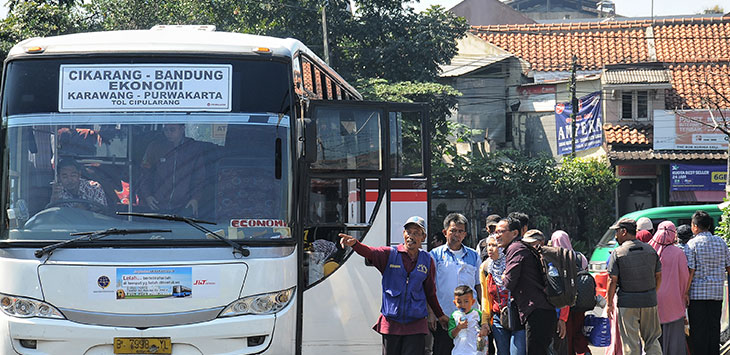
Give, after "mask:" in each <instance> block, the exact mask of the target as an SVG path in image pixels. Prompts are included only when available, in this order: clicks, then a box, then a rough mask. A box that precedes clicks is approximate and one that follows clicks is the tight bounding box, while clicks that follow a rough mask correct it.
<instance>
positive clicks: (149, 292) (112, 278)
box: [88, 266, 220, 300]
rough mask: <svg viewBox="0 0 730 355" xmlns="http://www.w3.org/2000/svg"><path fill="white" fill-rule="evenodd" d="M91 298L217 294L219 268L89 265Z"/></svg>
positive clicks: (121, 298) (146, 297)
mask: <svg viewBox="0 0 730 355" xmlns="http://www.w3.org/2000/svg"><path fill="white" fill-rule="evenodd" d="M88 277H89V278H88V280H89V289H90V294H89V296H90V297H91V298H94V299H107V300H112V299H116V300H130V299H181V298H211V297H218V287H219V281H220V270H217V269H216V268H214V267H210V266H206V267H203V266H201V267H131V268H126V267H121V268H90V269H89V271H88Z"/></svg>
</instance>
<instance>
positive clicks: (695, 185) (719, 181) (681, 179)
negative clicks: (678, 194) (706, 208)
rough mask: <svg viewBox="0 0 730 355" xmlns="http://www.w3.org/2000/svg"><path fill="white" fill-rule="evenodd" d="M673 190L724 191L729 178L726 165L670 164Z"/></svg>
mask: <svg viewBox="0 0 730 355" xmlns="http://www.w3.org/2000/svg"><path fill="white" fill-rule="evenodd" d="M669 169H670V177H669V179H670V186H671V190H672V191H722V190H725V180H726V178H727V166H726V165H721V164H718V165H690V164H670V165H669Z"/></svg>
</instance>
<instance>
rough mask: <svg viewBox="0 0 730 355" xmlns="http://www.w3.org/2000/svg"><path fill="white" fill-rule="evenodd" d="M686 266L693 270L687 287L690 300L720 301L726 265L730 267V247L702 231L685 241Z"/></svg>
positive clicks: (720, 239) (716, 237)
mask: <svg viewBox="0 0 730 355" xmlns="http://www.w3.org/2000/svg"><path fill="white" fill-rule="evenodd" d="M686 255H687V266H688V267H689V268H690V269H693V270H694V271H695V274H694V278H693V279H692V286H691V287H690V289H689V298H690V299H691V300H718V301H722V293H723V286H724V284H725V280H726V271H725V270H726V269H725V268H726V267H730V249H728V247H727V244H725V241H724V240H723V239H722V238H720V237H718V236H714V235H712V234H711V233H710V232H702V233H699V234H697V235H696V236H695V237H694V238H692V239H690V240H689V242H687V250H686Z"/></svg>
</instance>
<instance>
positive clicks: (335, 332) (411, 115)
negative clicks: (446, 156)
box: [298, 101, 429, 355]
mask: <svg viewBox="0 0 730 355" xmlns="http://www.w3.org/2000/svg"><path fill="white" fill-rule="evenodd" d="M308 112H309V115H308V116H309V118H310V119H311V123H310V124H309V125H308V127H309V131H310V132H309V133H307V134H306V136H307V137H308V138H310V137H313V136H316V142H315V143H316V144H307V145H306V146H307V147H308V148H309V149H310V151H309V154H308V155H307V159H308V162H307V163H304V164H302V166H300V167H301V168H302V174H300V180H299V184H300V188H299V191H300V193H301V194H300V196H299V198H298V214H299V217H298V218H299V220H300V221H301V225H302V226H303V233H302V237H301V239H300V246H301V248H300V250H301V258H302V263H301V264H300V265H302V266H303V267H302V269H301V270H300V279H299V280H300V282H299V285H300V287H299V290H300V295H299V296H300V297H299V298H298V299H299V302H301V303H300V307H299V309H300V310H301V312H302V316H301V317H300V320H299V324H298V335H299V336H298V339H299V341H300V344H301V349H302V353H304V354H318V355H321V354H345V353H346V354H372V353H374V352H377V351H378V350H379V349H380V348H381V344H382V340H381V338H380V336H379V335H378V334H377V333H376V332H374V331H373V330H372V329H371V327H372V325H373V324H374V323H375V321H376V320H377V318H378V315H379V313H380V303H381V287H380V282H381V281H380V280H381V276H380V272H379V271H378V270H377V269H376V268H374V267H372V266H368V265H366V263H365V261H364V260H363V258H362V257H360V256H358V255H354V256H353V252H352V250H351V249H350V248H346V249H343V248H342V246H341V245H340V243H339V239H340V238H339V237H338V234H339V233H347V234H350V235H353V236H355V237H357V238H358V239H359V240H361V241H362V242H363V243H365V244H367V245H370V246H375V247H378V246H387V245H390V244H391V243H394V244H397V243H398V242H399V241H402V238H403V237H402V231H403V226H402V223H403V221H404V220H405V219H406V218H407V217H408V216H411V215H415V214H419V215H422V216H423V217H424V218H425V217H427V212H428V206H427V201H428V189H427V186H428V185H429V184H428V178H427V171H428V170H427V167H428V165H429V164H428V155H427V153H426V152H427V151H428V150H427V147H428V139H427V137H428V135H427V134H426V132H427V131H426V129H425V127H426V123H427V122H426V115H425V106H423V105H417V104H391V103H384V102H362V101H349V102H343V101H339V102H338V101H328V102H324V101H316V102H311V103H310V106H309V110H308ZM315 128H316V135H315V134H312V130H313V129H315ZM310 139H311V138H310ZM310 143H312V142H311V141H310ZM315 151H316V155H314V156H312V155H311V153H312V152H315Z"/></svg>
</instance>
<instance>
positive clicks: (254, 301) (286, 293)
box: [218, 287, 296, 317]
mask: <svg viewBox="0 0 730 355" xmlns="http://www.w3.org/2000/svg"><path fill="white" fill-rule="evenodd" d="M295 289H296V287H292V288H290V289H288V290H282V291H278V292H271V293H263V294H260V295H254V296H248V297H244V298H239V299H238V300H236V301H235V302H233V303H231V304H229V305H228V306H226V308H224V309H223V311H221V314H219V315H218V317H234V316H241V315H244V314H273V313H276V312H278V311H281V310H282V309H284V308H285V307H286V306H287V305H288V304H289V302H291V299H292V296H293V295H294V290H295Z"/></svg>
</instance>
